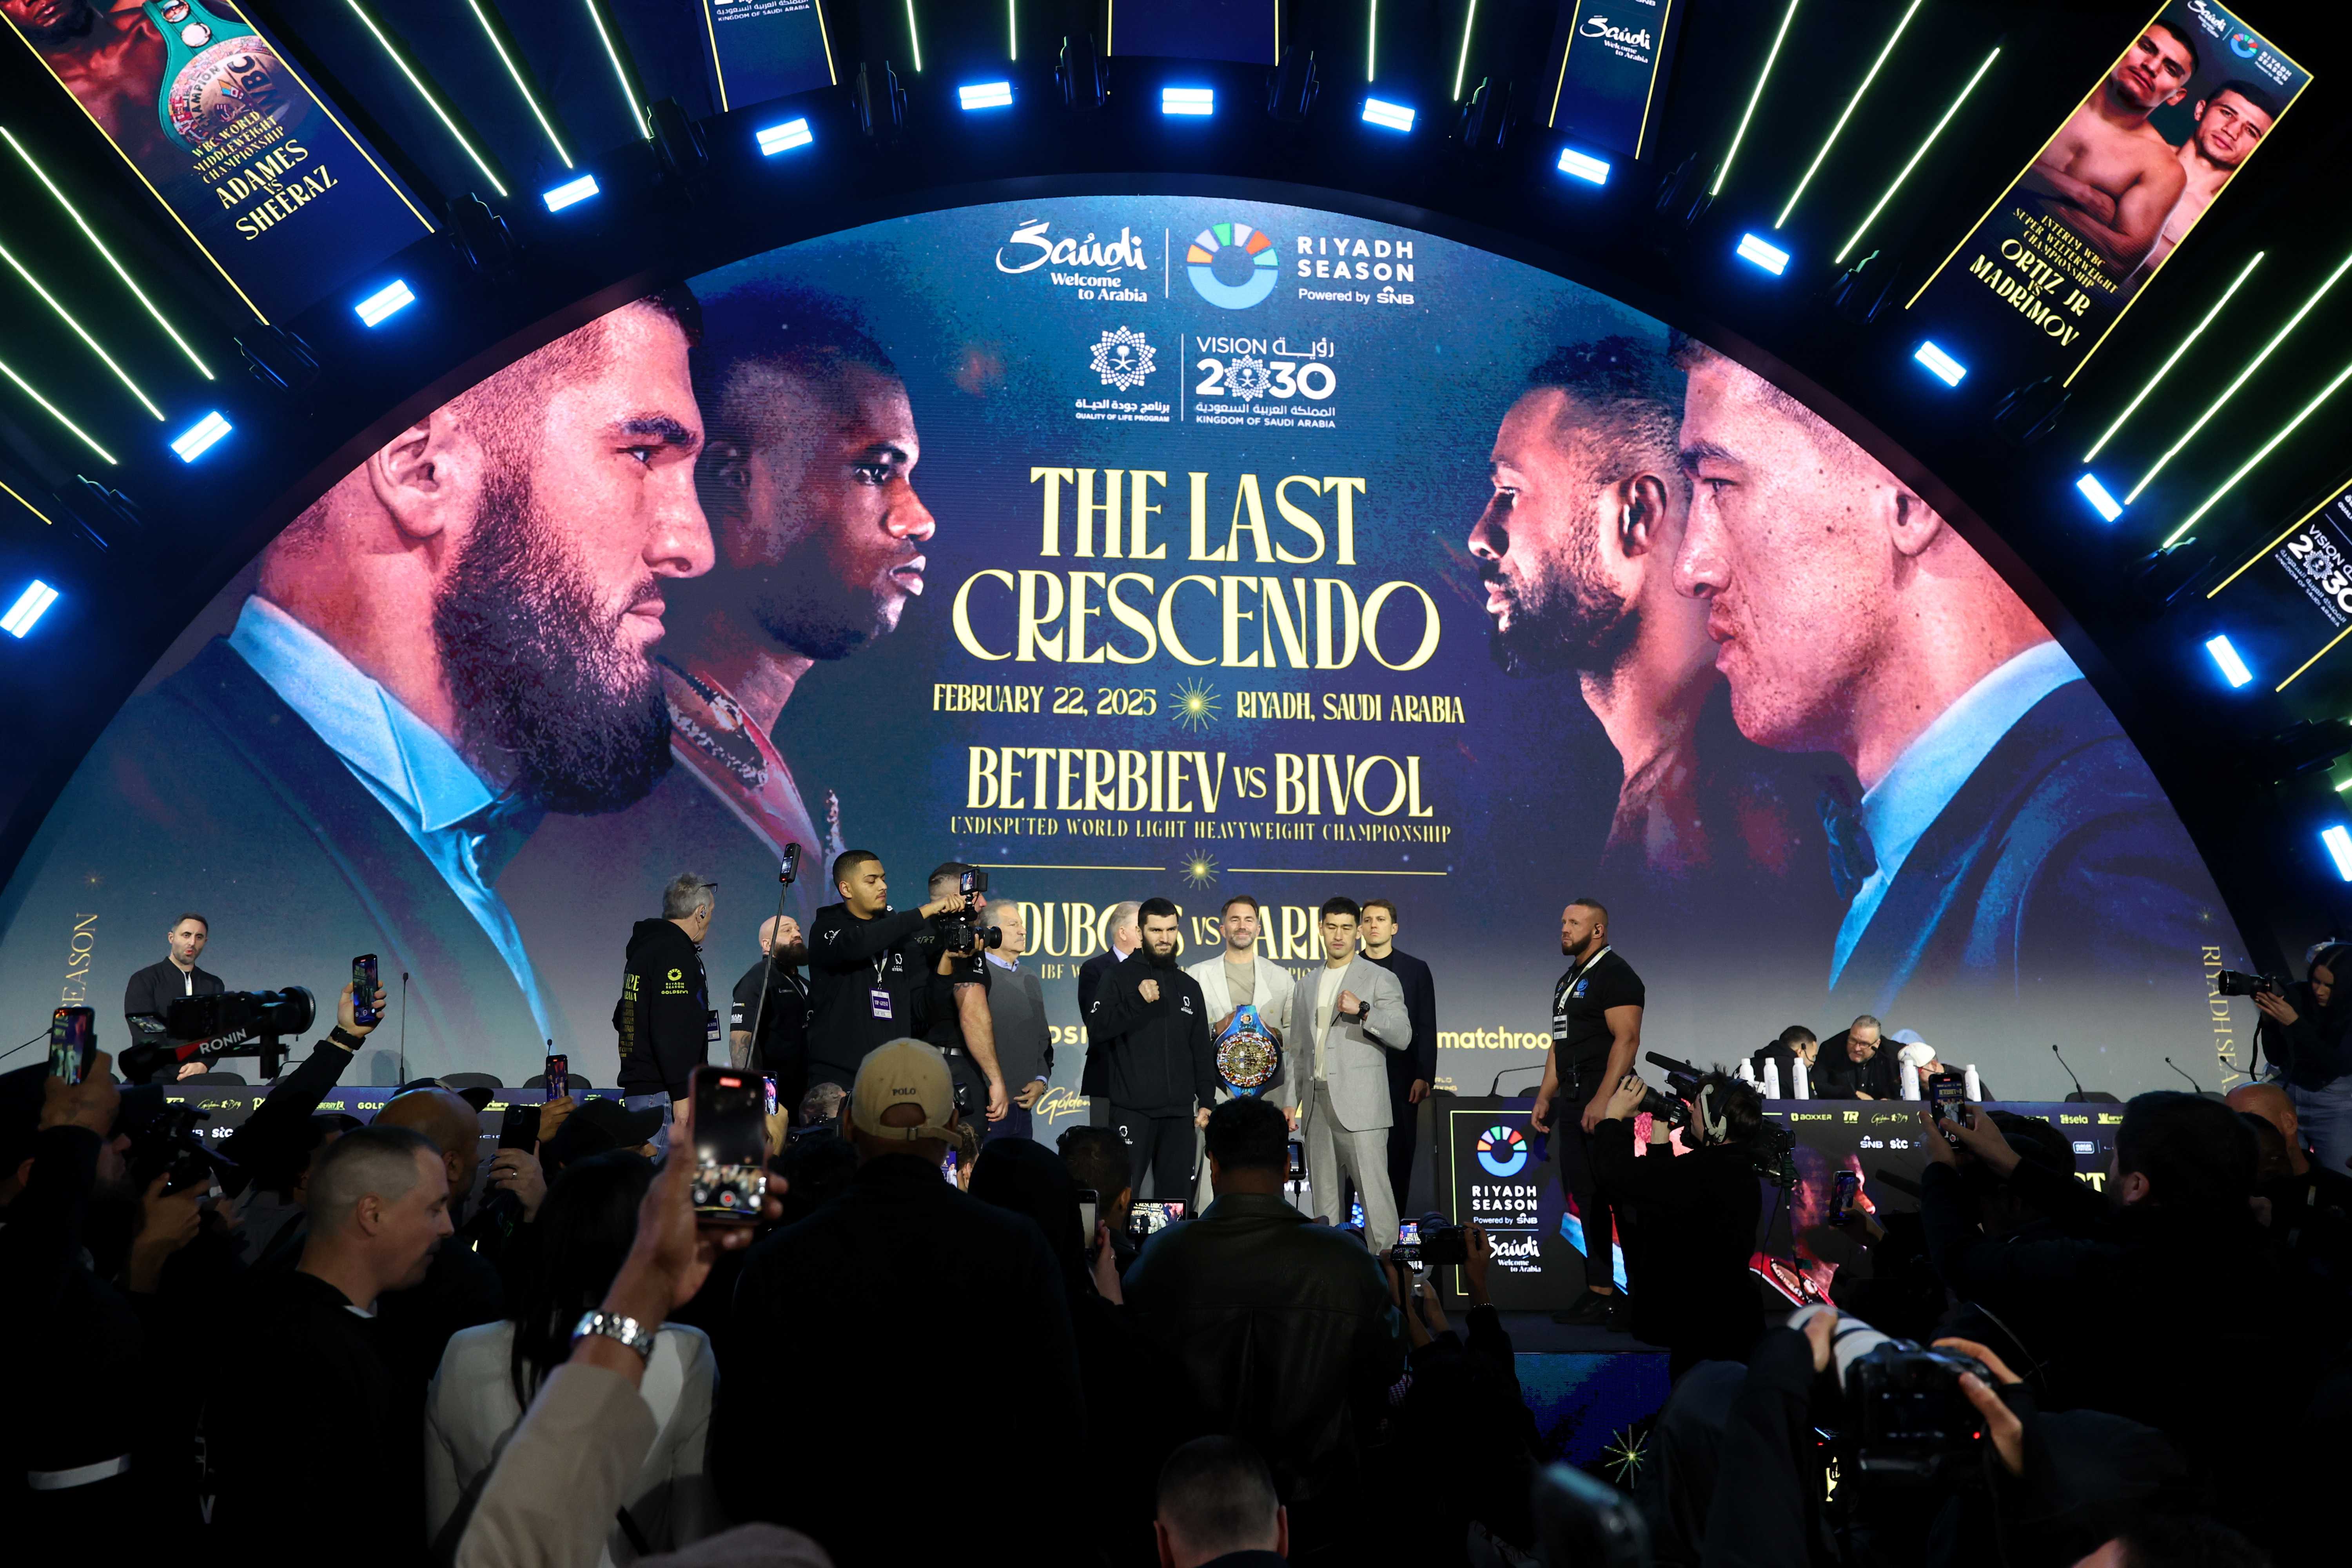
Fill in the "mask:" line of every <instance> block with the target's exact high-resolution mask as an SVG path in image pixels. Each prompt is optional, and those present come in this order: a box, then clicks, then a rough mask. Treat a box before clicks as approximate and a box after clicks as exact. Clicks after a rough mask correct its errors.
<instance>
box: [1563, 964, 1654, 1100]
mask: <svg viewBox="0 0 2352 1568" xmlns="http://www.w3.org/2000/svg"><path fill="white" fill-rule="evenodd" d="M1646 994H1647V993H1646V992H1645V991H1644V990H1643V986H1642V977H1641V976H1640V975H1638V974H1636V973H1633V965H1632V964H1630V963H1626V962H1625V961H1624V960H1623V959H1622V958H1620V957H1619V956H1618V955H1617V952H1616V950H1615V949H1613V948H1603V949H1601V956H1600V957H1598V958H1596V959H1594V960H1593V961H1592V962H1591V963H1586V964H1580V965H1578V966H1576V967H1573V968H1571V969H1570V970H1569V972H1568V973H1565V974H1563V975H1561V976H1560V977H1559V984H1557V985H1555V986H1553V987H1552V992H1551V1048H1552V1052H1553V1055H1554V1056H1555V1058H1557V1059H1558V1061H1559V1075H1560V1077H1561V1079H1569V1078H1571V1077H1573V1078H1576V1079H1580V1080H1581V1081H1583V1082H1584V1083H1585V1084H1586V1085H1587V1086H1588V1087H1591V1086H1592V1079H1593V1075H1595V1074H1596V1073H1598V1072H1599V1071H1600V1070H1601V1068H1603V1067H1604V1066H1606V1065H1607V1063H1608V1060H1609V1046H1610V1034H1609V1016H1608V1015H1609V1009H1610V1008H1612V1007H1639V1006H1641V1005H1643V997H1644V996H1645V995H1646Z"/></svg>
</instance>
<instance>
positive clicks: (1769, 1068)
mask: <svg viewBox="0 0 2352 1568" xmlns="http://www.w3.org/2000/svg"><path fill="white" fill-rule="evenodd" d="M1797 1070H1798V1071H1799V1072H1802V1071H1804V1070H1805V1069H1804V1068H1798V1069H1797ZM1764 1098H1765V1099H1767V1100H1778V1099H1780V1063H1779V1062H1766V1063H1765V1064H1764Z"/></svg>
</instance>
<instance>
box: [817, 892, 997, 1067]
mask: <svg viewBox="0 0 2352 1568" xmlns="http://www.w3.org/2000/svg"><path fill="white" fill-rule="evenodd" d="M833 885H834V889H835V891H836V892H838V893H840V895H841V902H839V903H837V904H827V905H825V907H824V908H823V909H821V910H817V912H816V918H815V919H814V920H813V921H810V922H809V933H808V964H809V986H808V989H809V1025H808V1037H809V1043H808V1058H809V1066H808V1081H809V1087H810V1088H812V1089H814V1087H816V1086H817V1085H818V1084H821V1083H837V1084H839V1085H841V1087H842V1088H843V1089H848V1088H849V1087H850V1086H851V1085H852V1084H855V1083H856V1081H857V1064H858V1063H860V1062H862V1061H864V1060H865V1059H866V1055H867V1054H868V1053H869V1052H871V1051H872V1050H873V1049H874V1048H875V1047H877V1046H882V1045H887V1044H888V1043H889V1042H890V1041H892V1040H898V1039H905V1038H907V1037H910V1036H920V1035H921V1034H922V1032H923V1017H922V1008H923V1004H924V1001H925V997H926V994H927V993H928V992H929V989H930V983H931V962H932V960H933V959H934V958H935V957H936V955H937V951H938V950H937V949H936V948H934V947H931V946H929V944H927V943H925V942H922V941H921V940H920V939H921V938H922V936H923V934H924V928H925V926H927V925H928V924H929V921H930V918H931V917H932V916H933V915H938V914H945V913H946V912H948V911H949V910H961V909H962V908H963V907H964V899H963V895H962V894H961V892H958V891H956V890H955V889H952V888H950V889H949V890H948V891H947V892H945V893H942V894H941V895H940V897H938V898H936V899H933V900H931V901H930V902H929V903H928V904H924V905H922V906H921V907H920V908H919V909H912V910H896V911H893V910H891V908H890V884H889V882H888V881H887V879H885V878H884V876H883V872H882V858H881V857H880V856H878V855H877V854H875V853H874V852H873V851H872V850H870V849H851V850H848V851H846V852H845V853H843V854H840V855H837V856H835V857H834V861H833Z"/></svg>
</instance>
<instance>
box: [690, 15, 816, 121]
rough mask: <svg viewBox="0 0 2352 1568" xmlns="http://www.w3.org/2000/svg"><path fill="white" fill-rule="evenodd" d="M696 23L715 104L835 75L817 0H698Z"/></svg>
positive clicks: (750, 99) (732, 104)
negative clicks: (704, 37)
mask: <svg viewBox="0 0 2352 1568" xmlns="http://www.w3.org/2000/svg"><path fill="white" fill-rule="evenodd" d="M702 24H703V26H704V28H705V29H706V30H707V31H708V32H709V35H710V64H711V69H712V71H713V74H714V76H715V78H716V80H717V85H718V89H719V95H718V96H719V108H720V109H721V110H727V109H740V108H744V107H747V106H748V105H751V104H754V103H761V102H764V101H766V100H769V99H772V98H782V97H784V96H785V95H786V94H788V93H794V92H805V91H806V90H808V89H810V88H813V87H826V86H830V85H831V84H832V83H833V82H834V81H835V80H836V78H835V74H834V67H833V40H832V37H831V36H830V34H829V33H828V32H827V30H826V28H825V23H824V4H823V0H702Z"/></svg>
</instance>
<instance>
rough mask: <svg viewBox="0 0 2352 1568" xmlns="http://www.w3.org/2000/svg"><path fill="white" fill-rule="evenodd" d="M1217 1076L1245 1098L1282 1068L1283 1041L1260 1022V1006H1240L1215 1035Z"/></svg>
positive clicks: (1239, 1097) (1238, 1095)
mask: <svg viewBox="0 0 2352 1568" xmlns="http://www.w3.org/2000/svg"><path fill="white" fill-rule="evenodd" d="M1216 1055H1217V1077H1218V1078H1219V1079H1223V1082H1224V1086H1225V1088H1226V1089H1227V1090H1228V1091H1230V1092H1231V1093H1232V1094H1233V1095H1234V1098H1235V1099H1237V1100H1245V1099H1248V1098H1249V1097H1251V1096H1253V1095H1255V1094H1256V1093H1258V1092H1259V1091H1260V1090H1262V1089H1265V1086H1266V1085H1267V1084H1269V1083H1272V1082H1273V1081H1274V1077H1275V1074H1276V1073H1278V1072H1280V1071H1281V1070H1282V1044H1281V1042H1280V1041H1278V1040H1276V1038H1275V1037H1274V1036H1273V1034H1272V1033H1271V1032H1270V1031H1268V1030H1267V1028H1266V1026H1265V1025H1264V1024H1261V1023H1259V1022H1258V1018H1257V1009H1256V1008H1255V1007H1254V1006H1246V1005H1245V1006H1241V1007H1236V1008H1234V1016H1233V1018H1232V1020H1231V1021H1230V1022H1228V1023H1227V1024H1226V1025H1225V1026H1224V1030H1223V1033H1221V1034H1219V1035H1218V1036H1217V1039H1216Z"/></svg>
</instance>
